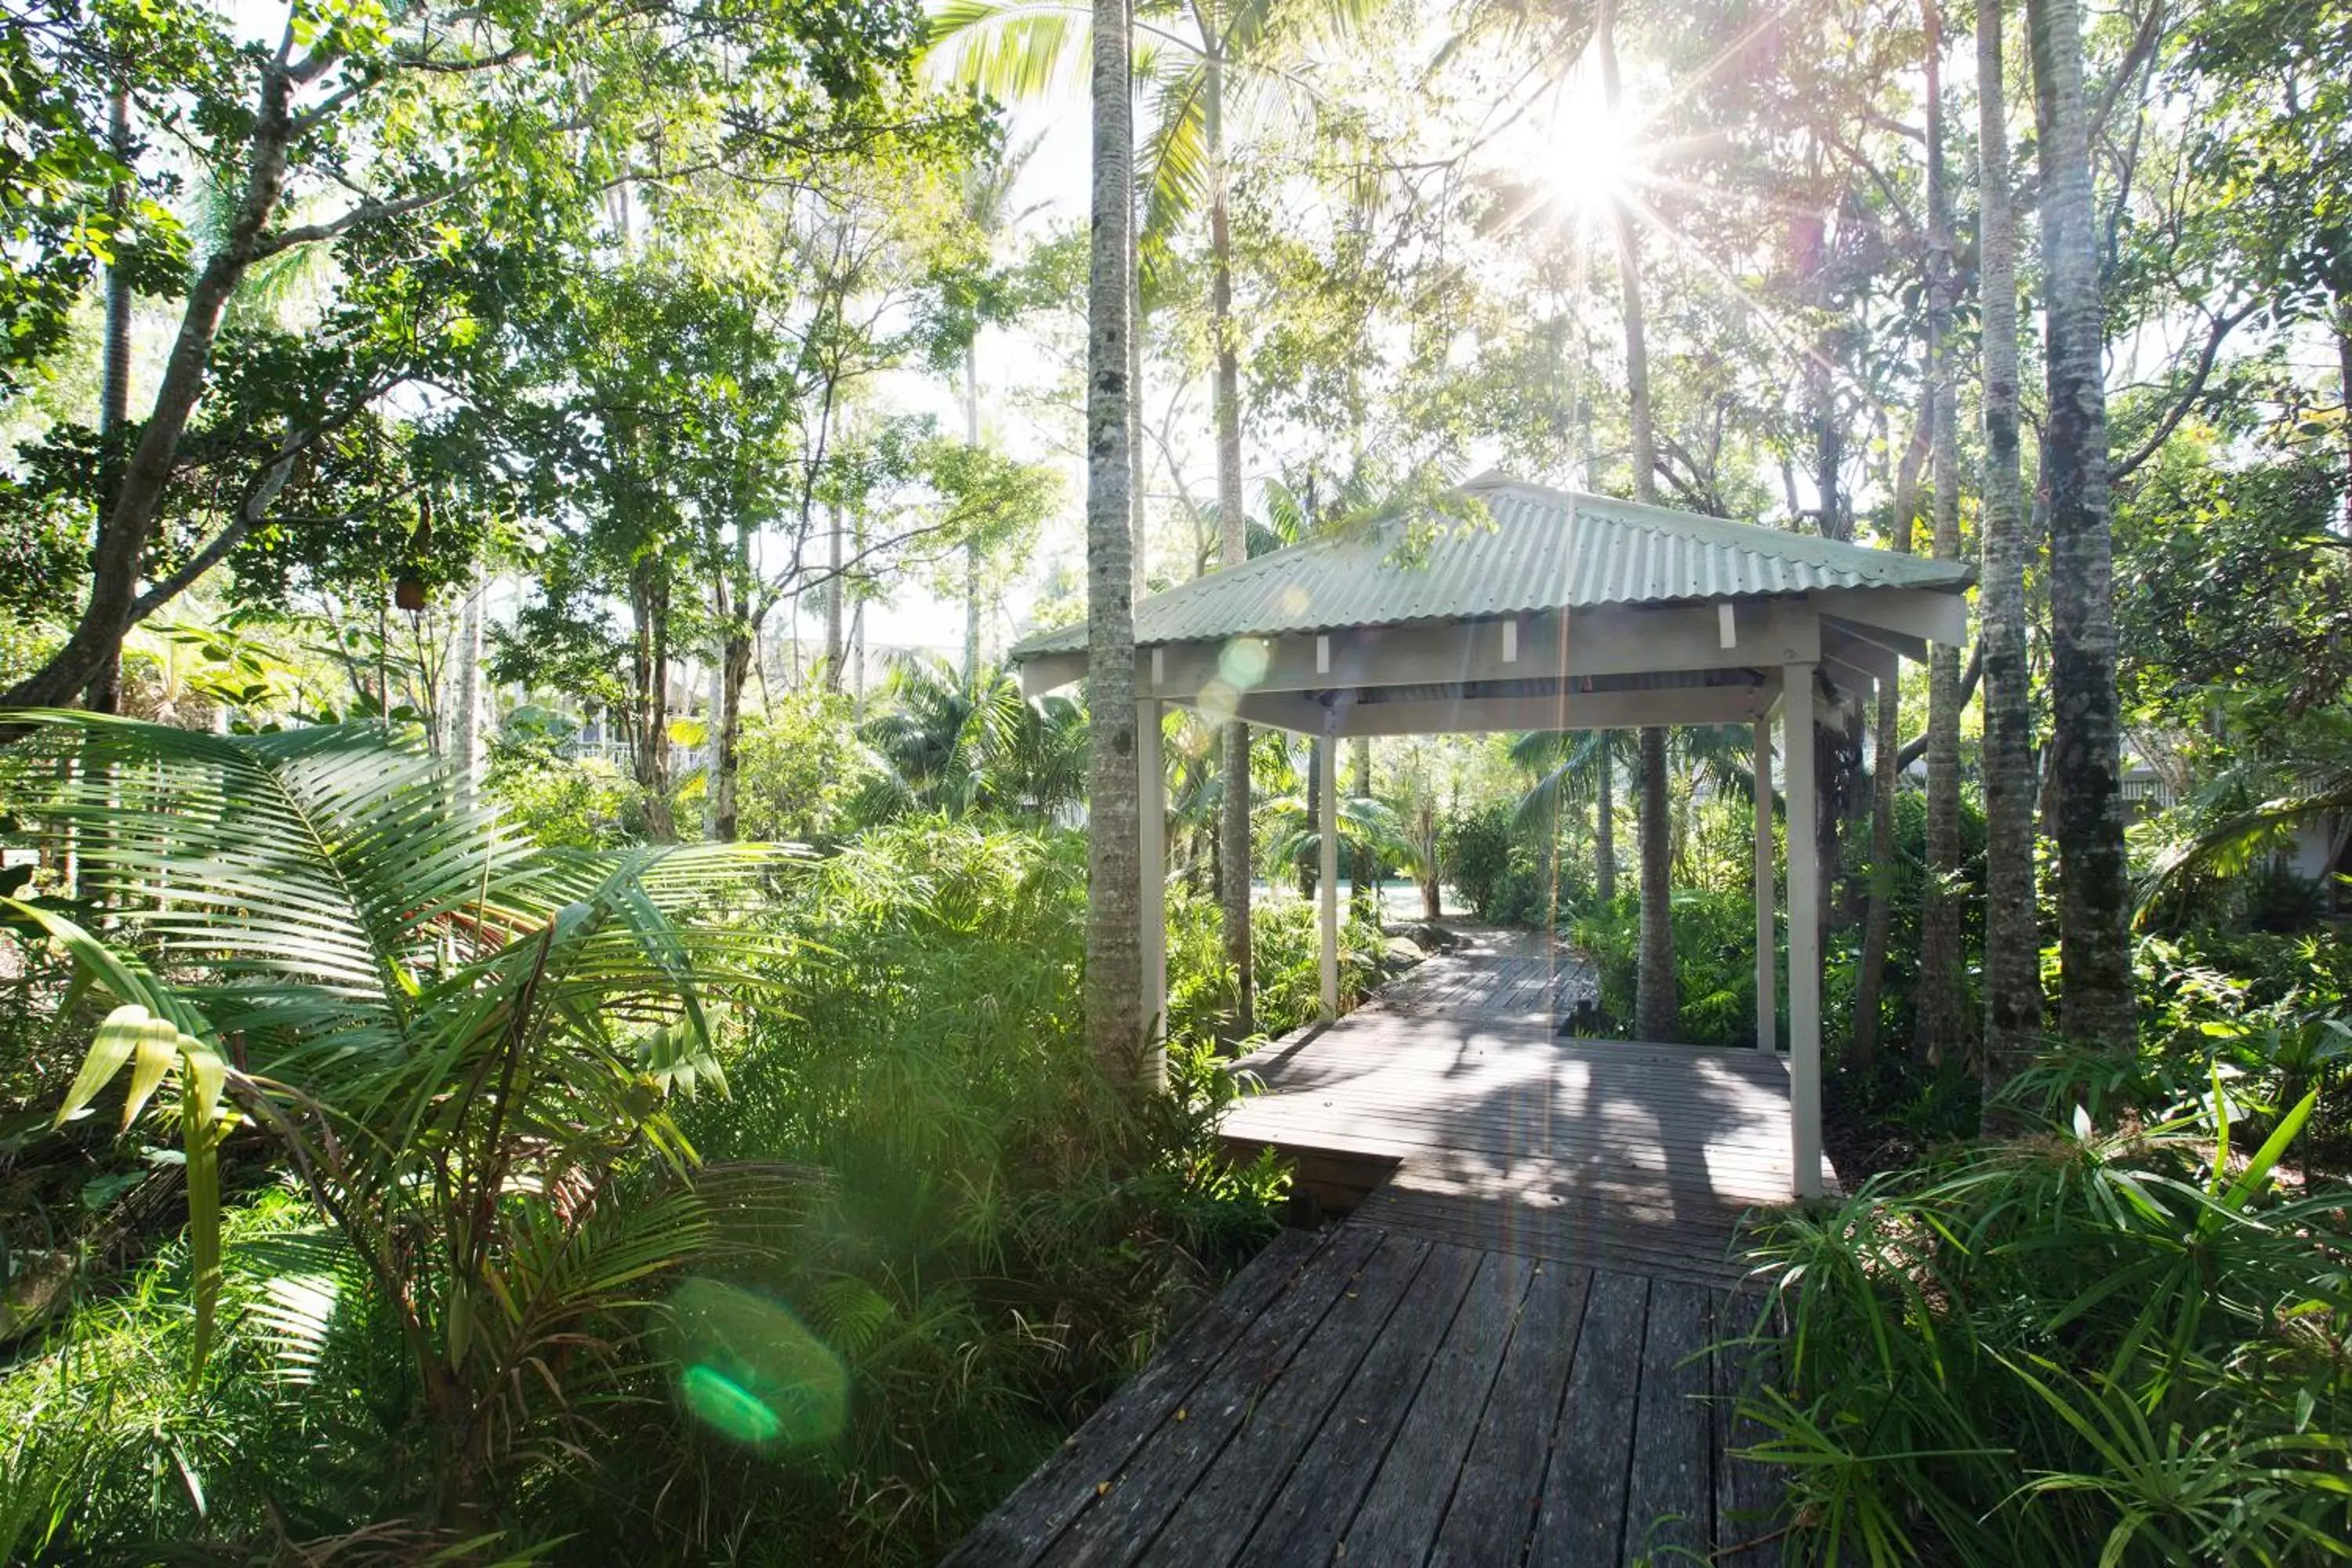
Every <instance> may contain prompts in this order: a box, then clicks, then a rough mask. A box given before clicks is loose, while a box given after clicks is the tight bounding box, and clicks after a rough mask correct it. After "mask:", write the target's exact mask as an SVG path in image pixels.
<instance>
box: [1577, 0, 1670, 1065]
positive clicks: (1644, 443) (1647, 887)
mask: <svg viewBox="0 0 2352 1568" xmlns="http://www.w3.org/2000/svg"><path fill="white" fill-rule="evenodd" d="M1593 46H1594V47H1595V49H1596V50H1597V51H1598V53H1599V57H1600V65H1601V94H1602V97H1603V99H1604V100H1606V102H1607V105H1608V109H1609V112H1610V113H1612V114H1615V113H1616V112H1617V111H1618V80H1617V6H1616V0H1601V5H1600V9H1599V12H1598V15H1597V16H1596V17H1595V19H1594V24H1593ZM1610 206H1611V210H1612V218H1613V220H1614V226H1615V230H1616V236H1617V284H1618V289H1619V290H1620V291H1621V292H1622V295H1623V296H1624V305H1625V390H1626V395H1627V399H1628V401H1629V403H1630V405H1631V409H1630V422H1631V425H1632V426H1633V497H1634V499H1635V500H1640V501H1643V502H1646V503H1648V504H1650V505H1653V506H1654V505H1655V504H1657V500H1658V473H1657V470H1658V453H1657V437H1656V434H1655V426H1654V420H1653V417H1652V412H1651V405H1650V351H1649V340H1648V333H1649V323H1648V319H1647V313H1646V311H1645V310H1644V308H1643V301H1642V254H1641V245H1640V240H1639V237H1638V236H1637V235H1635V233H1634V231H1633V207H1632V205H1631V204H1629V203H1628V202H1627V201H1626V200H1625V198H1624V196H1623V195H1622V193H1621V194H1619V195H1616V196H1615V197H1614V198H1613V199H1612V201H1611V203H1610ZM1641 758H1642V769H1641V791H1642V793H1641V807H1640V811H1639V814H1638V815H1639V818H1640V822H1641V830H1642V949H1641V963H1640V968H1639V974H1638V978H1637V980H1636V982H1635V985H1634V994H1635V1001H1634V1005H1633V1014H1634V1018H1633V1026H1634V1029H1635V1031H1636V1032H1637V1033H1638V1034H1639V1035H1640V1036H1641V1037H1642V1038H1643V1039H1645V1040H1671V1039H1673V1038H1674V1037H1675V1034H1676V1032H1677V1030H1678V1028H1679V1026H1678V1025H1677V1023H1676V1021H1675V1020H1676V1015H1677V1014H1678V1013H1679V1012H1680V1011H1681V1007H1680V1004H1679V1001H1678V999H1677V994H1676V992H1675V927H1674V904H1673V900H1674V889H1673V887H1672V886H1671V885H1670V881H1671V878H1672V876H1673V871H1674V862H1673V858H1672V856H1671V855H1670V853H1669V846H1668V844H1667V842H1666V732H1665V731H1664V730H1660V729H1646V730H1643V731H1642V739H1641Z"/></svg>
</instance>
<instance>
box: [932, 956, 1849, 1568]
mask: <svg viewBox="0 0 2352 1568" xmlns="http://www.w3.org/2000/svg"><path fill="white" fill-rule="evenodd" d="M1590 991H1591V978H1590V975H1589V974H1588V973H1586V972H1585V971H1584V969H1583V968H1582V966H1581V965H1580V964H1578V963H1575V961H1574V960H1573V959H1569V958H1555V957H1554V956H1553V955H1551V954H1549V953H1546V952H1541V951H1530V950H1529V949H1528V948H1527V947H1525V946H1523V945H1519V944H1517V943H1514V942H1508V941H1507V940H1496V935H1495V933H1482V939H1481V940H1479V941H1475V942H1473V943H1472V945H1471V946H1470V947H1469V949H1468V950H1467V951H1465V952H1459V953H1454V954H1448V955H1445V956H1444V957H1441V958H1436V959H1433V960H1431V961H1430V962H1429V963H1426V964H1424V965H1423V966H1422V967H1421V968H1420V969H1418V970H1416V971H1415V972H1414V973H1412V974H1411V975H1409V976H1407V977H1405V979H1404V980H1402V982H1400V983H1399V984H1395V985H1392V986H1391V987H1390V988H1389V990H1388V991H1387V992H1385V993H1384V994H1382V995H1381V997H1380V998H1378V999H1377V1000H1375V1001H1374V1002H1373V1003H1371V1004H1370V1005H1367V1006H1365V1007H1363V1008H1361V1009H1360V1010H1359V1011H1357V1012H1356V1013H1353V1014H1350V1015H1349V1016H1347V1017H1345V1018H1342V1019H1341V1020H1339V1022H1338V1023H1337V1024H1335V1025H1332V1026H1328V1027H1318V1028H1311V1029H1307V1030H1303V1031H1300V1032H1299V1033H1298V1034H1297V1035H1294V1036H1292V1037H1288V1038H1286V1039H1284V1040H1280V1041H1277V1042H1276V1043H1275V1044H1273V1045H1272V1046H1269V1047H1266V1048H1265V1049H1264V1050H1262V1051H1260V1052H1258V1053H1257V1054H1256V1055H1255V1056H1253V1057H1251V1058H1248V1059H1247V1060H1246V1061H1245V1062H1244V1063H1242V1064H1240V1067H1241V1068H1245V1069H1247V1070H1249V1071H1250V1072H1252V1073H1254V1074H1255V1076H1256V1077H1257V1078H1258V1079H1260V1080H1261V1081H1262V1082H1263V1083H1264V1084H1265V1086H1266V1089H1267V1092H1265V1093H1264V1094H1261V1095H1258V1096H1255V1097H1254V1098H1251V1099H1249V1100H1244V1101H1243V1102H1242V1103H1241V1104H1240V1105H1238V1106H1236V1107H1235V1108H1234V1110H1232V1111H1230V1112H1229V1113H1228V1116H1227V1120H1226V1121H1225V1124H1224V1132H1225V1134H1226V1137H1227V1139H1228V1141H1229V1142H1231V1143H1234V1144H1235V1145H1237V1146H1239V1147H1241V1148H1244V1149H1246V1148H1249V1147H1253V1146H1258V1145H1265V1144H1273V1145H1276V1146H1277V1147H1279V1148H1280V1149H1282V1150H1283V1151H1285V1152H1286V1153H1288V1154H1290V1155H1291V1156H1292V1157H1294V1158H1295V1159H1297V1161H1298V1163H1299V1169H1300V1173H1301V1179H1302V1181H1306V1180H1307V1178H1308V1177H1309V1175H1310V1173H1311V1174H1313V1175H1314V1176H1315V1177H1316V1179H1318V1180H1319V1181H1322V1182H1324V1183H1325V1184H1327V1185H1329V1186H1331V1187H1332V1188H1333V1190H1335V1191H1336V1190H1342V1189H1346V1187H1347V1183H1348V1180H1349V1173H1351V1172H1352V1173H1356V1175H1357V1177H1358V1181H1357V1186H1356V1188H1355V1189H1354V1190H1355V1191H1358V1192H1362V1193H1363V1194H1364V1195H1363V1196H1362V1201H1361V1202H1360V1204H1358V1205H1356V1206H1355V1207H1354V1209H1353V1212H1352V1213H1350V1214H1349V1215H1348V1216H1347V1218H1346V1220H1345V1222H1344V1223H1342V1224H1339V1225H1334V1226H1328V1227H1326V1228H1323V1229H1320V1230H1315V1231H1307V1230H1287V1231H1285V1232H1284V1233H1283V1235H1282V1236H1281V1237H1280V1238H1279V1239H1277V1240H1276V1241H1275V1242H1274V1243H1273V1244H1271V1245H1270V1246H1269V1247H1268V1248H1267V1250H1266V1251H1265V1253H1264V1254H1263V1255H1262V1256H1261V1257H1259V1258H1257V1259H1256V1260H1255V1262H1254V1263H1252V1264H1251V1265H1250V1267H1249V1268H1246V1269H1244V1271H1243V1272H1242V1274H1241V1275H1239V1276H1238V1277H1237V1278H1236V1279H1234V1282H1233V1284H1232V1285H1231V1286H1230V1287H1228V1288H1227V1289H1226V1290H1225V1291H1224V1292H1223V1294H1222V1295H1221V1296H1219V1297H1218V1299H1217V1300H1216V1301H1214V1302H1213V1304H1211V1305H1210V1306H1209V1307H1208V1308H1207V1309H1206V1310H1204V1311H1203V1312H1202V1314H1201V1316H1200V1317H1199V1318H1197V1319H1196V1320H1194V1321H1193V1322H1192V1324H1191V1325H1189V1326H1188V1327H1187V1328H1186V1329H1185V1331H1183V1332H1182V1333H1181V1334H1180V1335H1179V1336H1178V1337H1177V1338H1176V1340H1175V1341H1173V1342H1171V1344H1170V1345H1169V1346H1168V1347H1167V1348H1166V1349H1165V1350H1163V1351H1162V1352H1160V1354H1159V1355H1158V1356H1156V1357H1154V1358H1153V1360H1152V1362H1151V1363H1150V1365H1149V1366H1148V1367H1146V1368H1145V1369H1144V1371H1143V1372H1142V1373H1139V1375H1138V1376H1137V1377H1136V1379H1135V1380H1134V1381H1133V1382H1132V1383H1130V1384H1129V1385H1128V1386H1127V1387H1126V1388H1125V1389H1123V1390H1121V1391H1120V1393H1119V1394H1118V1395H1117V1396H1116V1397H1115V1398H1113V1399H1112V1400H1111V1401H1110V1403H1109V1404H1108V1405H1105V1406H1104V1407H1103V1408H1102V1409H1101V1410H1099V1411H1097V1413H1096V1414H1095V1415H1094V1416H1093V1417H1092V1418H1091V1419H1090V1420H1088V1421H1087V1424H1086V1425H1085V1426H1082V1427H1081V1428H1079V1430H1078V1431H1077V1433H1076V1435H1075V1436H1073V1437H1072V1438H1071V1439H1070V1441H1069V1442H1068V1443H1067V1444H1066V1445H1065V1446H1064V1447H1062V1448H1061V1449H1060V1450H1059V1451H1058V1452H1057V1453H1056V1454H1055V1456H1054V1458H1052V1459H1051V1460H1049V1461H1048V1462H1047V1463H1046V1464H1045V1466H1044V1467H1043V1468H1040V1469H1039V1470H1038V1471H1037V1473H1036V1474H1035V1475H1034V1476H1032V1477H1031V1478H1030V1479H1029V1480H1028V1481H1026V1482H1025V1483H1024V1485H1023V1486H1022V1487H1021V1489H1019V1490H1018V1491H1016V1492H1015V1493H1014V1494H1013V1496H1012V1497H1011V1498H1010V1499H1008V1500H1006V1501H1005V1503H1004V1504H1003V1506H1002V1507H1001V1508H999V1509H998V1510H996V1511H995V1512H994V1513H993V1514H992V1515H990V1516H989V1518H988V1519H987V1520H986V1521H984V1522H983V1523H982V1526H981V1527H980V1529H979V1530H977V1531H974V1532H973V1534H972V1535H971V1537H970V1538H969V1539H968V1540H966V1541H965V1542H963V1544H962V1545H961V1547H959V1548H958V1550H957V1551H956V1552H955V1553H954V1554H953V1555H952V1556H951V1557H950V1559H949V1561H950V1562H951V1563H962V1564H970V1565H986V1568H1027V1565H1029V1564H1033V1563H1040V1564H1042V1563H1055V1564H1061V1563H1106V1564H1108V1563H1118V1564H1126V1563H1183V1564H1203V1565H1207V1564H1223V1563H1265V1564H1277V1563H1281V1564H1286V1563H1335V1562H1340V1561H1345V1562H1347V1563H1377V1564H1391V1563H1394V1564H1422V1563H1459V1564H1485V1563H1501V1564H1517V1563H1530V1564H1578V1565H1582V1564H1603V1563H1627V1562H1632V1561H1636V1560H1643V1561H1648V1562H1654V1563H1663V1562H1674V1561H1699V1560H1705V1561H1712V1562H1717V1563H1742V1564H1754V1563H1767V1562H1777V1561H1778V1560H1779V1556H1780V1552H1779V1548H1778V1545H1777V1542H1778V1539H1779V1531H1778V1528H1777V1527H1776V1525H1775V1524H1774V1522H1773V1519H1772V1516H1773V1512H1774V1506H1775V1504H1776V1502H1777V1500H1778V1488H1777V1487H1776V1486H1775V1484H1774V1483H1773V1481H1772V1479H1771V1477H1770V1476H1769V1474H1768V1473H1766V1472H1763V1471H1760V1470H1759V1468H1757V1467H1755V1466H1753V1465H1750V1464H1748V1463H1746V1462H1744V1461H1740V1460H1737V1459H1734V1458H1732V1457H1731V1453H1730V1450H1731V1449H1732V1448H1734V1447H1738V1446H1739V1445H1740V1443H1742V1442H1744V1441H1746V1440H1748V1435H1747V1434H1735V1433H1734V1431H1733V1430H1732V1428H1733V1417H1732V1409H1731V1407H1732V1395H1733V1394H1735V1393H1736V1392H1737V1390H1738V1386H1739V1383H1740V1379H1741V1378H1742V1377H1743V1376H1744V1375H1746V1369H1747V1368H1748V1366H1749V1365H1751V1364H1752V1360H1751V1352H1750V1351H1749V1350H1748V1349H1747V1348H1734V1347H1733V1346H1730V1345H1727V1343H1726V1342H1731V1341H1741V1342H1744V1339H1745V1336H1746V1335H1747V1334H1748V1331H1750V1330H1751V1329H1752V1328H1753V1327H1754V1326H1755V1324H1756V1322H1757V1321H1758V1317H1759V1310H1760V1306H1759V1299H1758V1298H1756V1297H1753V1296H1748V1295H1743V1294H1742V1293H1741V1290H1740V1278H1741V1270H1740V1268H1738V1264H1737V1263H1736V1262H1734V1261H1733V1256H1732V1251H1731V1248H1732V1242H1733V1237H1734V1233H1735V1231H1736V1229H1737V1226H1738V1220H1739V1217H1740V1215H1742V1213H1743V1212H1745V1211H1747V1210H1748V1209H1749V1208H1751V1207H1754V1206H1757V1205H1771V1204H1779V1203H1784V1202H1786V1201H1787V1200H1788V1194H1789V1191H1790V1164H1789V1161H1790V1142H1789V1108H1788V1079H1787V1072H1786V1069H1785V1068H1784V1067H1783V1066H1782V1065H1781V1063H1780V1060H1778V1059H1777V1058H1772V1057H1769V1056H1762V1055H1759V1054H1758V1053H1756V1052H1753V1051H1721V1050H1703V1049H1696V1048H1693V1047H1675V1046H1655V1045H1640V1044H1627V1043H1622V1042H1605V1041H1588V1040H1577V1039H1571V1038H1568V1037H1563V1036H1562V1035H1561V1034H1560V1033H1559V1025H1560V1023H1561V1022H1562V1021H1563V1020H1564V1019H1565V1018H1566V1017H1567V1016H1569V1014H1570V1012H1571V1011H1572V1010H1573V1009H1574V1007H1575V1005H1576V1004H1577V1002H1578V1001H1579V1000H1580V999H1581V998H1582V997H1584V996H1587V995H1589V994H1590ZM1827 1174H1828V1173H1827V1172H1826V1171H1825V1172H1824V1175H1825V1177H1826V1176H1827Z"/></svg>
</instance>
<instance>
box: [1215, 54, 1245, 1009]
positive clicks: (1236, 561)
mask: <svg viewBox="0 0 2352 1568" xmlns="http://www.w3.org/2000/svg"><path fill="white" fill-rule="evenodd" d="M1219 47H1220V43H1219V41H1218V40H1211V42H1210V46H1209V59H1208V66H1207V69H1206V73H1205V74H1206V76H1207V85H1206V89H1205V103H1204V107H1203V110H1202V128H1203V131H1204V132H1205V135H1204V137H1203V140H1204V141H1205V142H1206V143H1207V147H1208V162H1209V334H1210V338H1211V341H1212V346H1213V356H1214V360H1215V367H1216V369H1215V395H1216V405H1217V407H1216V418H1217V518H1218V523H1219V526H1220V529H1221V531H1222V534H1223V560H1224V563H1225V564H1226V565H1227V566H1238V565H1240V564H1241V563H1243V562H1244V561H1246V560H1247V559H1249V524H1248V520H1247V519H1246V518H1245V517H1244V514H1243V511H1242V408H1241V400H1242V389H1241V383H1242V377H1241V354H1240V350H1239V346H1238V345H1237V344H1236V343H1235V342H1234V319H1233V315H1234V264H1233V236H1232V233H1231V231H1230V227H1229V225H1228V221H1227V216H1226V211H1225V169H1224V129H1223V124H1224V75H1223V69H1224V68H1223V62H1222V61H1221V60H1220V58H1218V48H1219ZM1249 746H1250V741H1249V726H1248V725H1247V724H1245V723H1244V722H1242V721H1240V720H1238V719H1236V720H1234V721H1231V722H1229V723H1227V724H1226V725H1225V727H1224V760H1225V793H1224V798H1223V802H1222V803H1221V809H1220V811H1219V815H1218V826H1217V832H1218V838H1219V855H1218V859H1219V863H1220V864H1221V865H1222V866H1223V870H1224V879H1225V880H1224V886H1223V889H1220V892H1219V902H1220V903H1221V904H1222V905H1223V911H1224V932H1225V964H1226V967H1228V968H1230V969H1231V970H1232V971H1233V972H1234V1020H1233V1032H1234V1037H1235V1038H1236V1039H1239V1038H1243V1037H1247V1036H1249V1035H1253V1034H1255V1033H1256V1032H1257V976H1256V974H1255V963H1253V961H1252V959H1251V956H1250V859H1251V857H1250V769H1249Z"/></svg>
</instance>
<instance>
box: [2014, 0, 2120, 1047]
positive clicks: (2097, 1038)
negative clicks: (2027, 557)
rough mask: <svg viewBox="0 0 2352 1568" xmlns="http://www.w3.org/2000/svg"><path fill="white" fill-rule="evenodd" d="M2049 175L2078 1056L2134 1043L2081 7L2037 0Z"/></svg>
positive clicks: (2052, 481)
mask: <svg viewBox="0 0 2352 1568" xmlns="http://www.w3.org/2000/svg"><path fill="white" fill-rule="evenodd" d="M2026 23H2027V29H2028V31H2029V33H2030V34H2031V37H2032V56H2033V89H2034V113H2035V119H2036V121H2038V123H2039V129H2040V155H2041V163H2042V195H2041V202H2040V211H2041V215H2042V278H2043V285H2042V287H2043V292H2044V296H2045V298H2046V300H2047V301H2048V304H2047V307H2046V311H2045V313H2046V316H2047V322H2048V333H2049V346H2048V350H2047V353H2046V358H2047V361H2048V374H2049V405H2050V420H2049V466H2048V468H2047V469H2046V470H2045V472H2044V476H2043V478H2044V481H2045V483H2046V484H2047V486H2048V489H2049V491H2050V630H2051V668H2050V686H2051V747H2052V751H2053V756H2052V758H2051V762H2050V765H2051V767H2052V768H2053V770H2055V771H2056V773H2057V774H2058V834H2057V838H2058V891H2059V910H2058V947H2059V963H2060V970H2061V974H2062V984H2063V990H2062V994H2061V998H2060V1005H2059V1022H2060V1026H2061V1027H2062V1028H2063V1030H2064V1032H2065V1036H2066V1038H2067V1041H2068V1042H2069V1043H2070V1044H2072V1045H2074V1046H2076V1047H2083V1048H2087V1049H2094V1050H2104V1051H2112V1052H2123V1051H2128V1050H2130V1049H2132V1048H2133V1047H2134V1045H2135V1043H2136V1036H2137V1026H2136V1021H2135V1003H2134V998H2133V995H2132V973H2131V942H2130V930H2129V921H2130V918H2131V908H2130V906H2131V886H2130V871H2129V867H2128V865H2127V863H2126V860H2125V858H2124V812H2123V776H2122V775H2123V763H2122V729H2121V722H2120V712H2119V708H2120V703H2119V700H2118V698H2117V694H2116V621H2115V583H2114V571H2115V567H2114V555H2113V551H2114V541H2113V537H2112V534H2111V531H2110V526H2109V520H2108V512H2107V404H2106V385H2105V380H2104V371H2105V364H2104V357H2105V356H2104V350H2105V329H2104V323H2103V321H2102V319H2101V311H2100V298H2099V293H2100V289H2099V260H2098V252H2097V237H2096V225H2097V214H2096V212H2095V208H2094V205H2093V195H2092V189H2091V152H2090V132H2089V115H2088V112H2087V110H2086V108H2085V105H2084V94H2083V40H2082V18H2081V15H2080V12H2079V10H2078V8H2077V5H2076V0H2026Z"/></svg>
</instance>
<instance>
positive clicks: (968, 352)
mask: <svg viewBox="0 0 2352 1568" xmlns="http://www.w3.org/2000/svg"><path fill="white" fill-rule="evenodd" d="M963 438H964V441H965V442H966V444H968V445H970V446H973V447H977V446H979V445H980V331H979V329H977V328H974V329H973V331H972V341H971V342H969V343H966V344H965V345H964V350H963ZM980 564H981V563H980V541H979V540H977V539H974V540H971V542H968V543H966V544H965V545H964V547H963V689H964V695H965V696H967V697H969V696H971V694H972V693H973V692H974V691H977V690H978V689H980V612H981V605H980Z"/></svg>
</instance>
